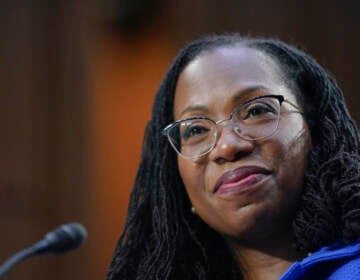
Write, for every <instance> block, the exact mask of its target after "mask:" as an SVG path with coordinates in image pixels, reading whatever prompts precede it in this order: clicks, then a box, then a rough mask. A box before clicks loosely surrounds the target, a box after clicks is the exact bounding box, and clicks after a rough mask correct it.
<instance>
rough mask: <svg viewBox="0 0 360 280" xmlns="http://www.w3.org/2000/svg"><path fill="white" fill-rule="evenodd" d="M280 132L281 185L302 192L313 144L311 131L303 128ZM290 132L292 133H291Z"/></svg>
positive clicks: (278, 158)
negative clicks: (284, 132)
mask: <svg viewBox="0 0 360 280" xmlns="http://www.w3.org/2000/svg"><path fill="white" fill-rule="evenodd" d="M287 132H288V133H286V134H284V135H282V134H281V133H280V134H279V137H280V138H279V143H280V144H279V145H278V151H277V152H276V154H277V157H274V158H276V161H277V163H276V166H277V167H278V170H277V171H278V179H279V183H280V185H282V187H284V188H287V189H292V190H293V191H295V192H301V190H302V184H303V180H304V175H305V170H306V167H307V161H308V153H309V150H310V146H311V144H310V143H311V141H310V136H309V131H308V129H307V127H306V126H305V125H304V127H303V129H300V130H297V131H289V130H288V131H287ZM289 132H290V133H289Z"/></svg>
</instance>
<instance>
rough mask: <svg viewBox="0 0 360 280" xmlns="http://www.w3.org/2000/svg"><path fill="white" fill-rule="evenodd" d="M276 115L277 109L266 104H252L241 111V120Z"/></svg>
mask: <svg viewBox="0 0 360 280" xmlns="http://www.w3.org/2000/svg"><path fill="white" fill-rule="evenodd" d="M274 114H275V115H277V109H276V108H275V107H274V106H272V104H268V103H253V104H249V105H248V106H246V107H245V108H243V109H242V110H241V118H242V119H243V120H246V119H253V118H262V117H266V116H268V115H274Z"/></svg>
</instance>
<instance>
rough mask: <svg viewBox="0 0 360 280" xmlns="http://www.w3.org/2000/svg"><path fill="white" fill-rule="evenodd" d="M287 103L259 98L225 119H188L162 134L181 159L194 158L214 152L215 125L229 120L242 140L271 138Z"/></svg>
mask: <svg viewBox="0 0 360 280" xmlns="http://www.w3.org/2000/svg"><path fill="white" fill-rule="evenodd" d="M283 102H287V103H289V104H290V105H292V106H293V107H295V108H296V109H297V110H298V111H297V112H298V113H302V112H301V109H300V108H299V107H298V106H297V105H295V104H294V103H292V102H290V101H288V100H286V99H285V98H284V96H282V95H262V96H258V97H255V98H252V99H250V100H248V101H246V102H245V103H242V104H240V105H239V106H237V107H236V108H235V109H234V110H233V111H232V113H231V114H230V117H229V118H228V119H224V120H219V121H217V122H215V121H214V120H212V119H210V118H207V117H190V118H186V119H183V120H178V121H176V122H174V123H172V124H169V125H168V126H166V127H165V128H164V129H163V131H162V133H163V135H164V136H167V138H168V140H169V142H170V144H171V146H172V147H173V148H174V150H175V151H176V152H177V153H178V154H179V155H180V156H182V157H184V158H188V159H195V158H199V157H201V156H204V155H206V154H207V153H209V152H210V151H211V150H212V149H214V147H215V145H216V142H217V138H218V135H219V132H220V130H219V128H218V125H219V124H221V123H223V122H225V121H230V122H231V126H232V128H233V130H234V132H235V133H236V134H237V135H238V136H239V137H240V138H242V139H245V140H258V139H264V138H267V137H270V136H271V135H273V134H274V133H275V132H276V130H277V128H278V125H279V120H280V107H281V104H282V103H283Z"/></svg>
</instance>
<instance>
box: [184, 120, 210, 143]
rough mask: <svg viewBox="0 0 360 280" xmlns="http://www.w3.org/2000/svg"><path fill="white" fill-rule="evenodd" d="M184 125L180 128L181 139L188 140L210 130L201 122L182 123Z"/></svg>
mask: <svg viewBox="0 0 360 280" xmlns="http://www.w3.org/2000/svg"><path fill="white" fill-rule="evenodd" d="M184 125H185V127H182V129H181V131H182V132H181V138H182V139H183V140H189V139H190V138H194V137H197V136H200V135H204V134H206V133H207V132H209V131H210V128H209V127H207V126H204V125H201V124H189V123H186V124H184Z"/></svg>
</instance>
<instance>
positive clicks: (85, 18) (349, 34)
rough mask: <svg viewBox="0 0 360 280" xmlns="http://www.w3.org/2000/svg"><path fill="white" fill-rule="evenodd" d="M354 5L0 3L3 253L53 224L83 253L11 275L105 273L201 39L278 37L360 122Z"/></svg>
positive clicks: (326, 1) (134, 0) (40, 261)
mask: <svg viewBox="0 0 360 280" xmlns="http://www.w3.org/2000/svg"><path fill="white" fill-rule="evenodd" d="M359 8H360V2H359V1H346V0H344V1H337V0H316V1H313V0H297V1H295V0H272V1H266V0H252V1H241V0H223V1H216V0H197V1H196V0H192V1H190V0H182V1H177V0H112V1H110V0H102V1H100V0H87V1H85V0H71V1H70V0H62V1H60V0H52V1H45V0H33V1H25V0H11V1H10V0H4V1H1V4H0V131H1V132H0V222H1V226H0V228H1V231H0V232H1V233H0V262H3V261H4V260H5V259H6V258H7V257H9V256H10V255H11V254H13V253H14V252H16V251H17V250H19V249H21V248H24V247H26V246H29V245H31V244H32V243H34V242H35V241H37V240H38V239H40V238H42V236H43V235H44V234H45V233H46V232H48V231H49V230H51V229H53V228H55V227H56V226H57V225H59V224H62V223H66V222H71V221H78V222H81V223H83V224H84V225H85V226H86V227H87V228H88V231H89V238H88V240H87V241H86V243H85V244H84V246H83V247H81V248H80V249H79V250H77V251H75V252H71V253H69V254H66V255H62V256H49V257H39V258H33V259H30V260H28V261H26V262H24V263H22V264H20V265H19V266H17V267H16V268H15V269H14V270H13V271H12V272H11V273H10V274H9V276H8V277H7V278H6V279H39V280H40V279H53V280H57V279H89V280H92V279H94V280H95V279H104V278H105V275H106V271H107V267H108V265H109V262H110V260H111V256H112V252H113V249H114V247H115V244H116V241H117V238H118V236H119V234H120V232H121V229H122V225H123V223H124V219H125V215H126V208H127V201H128V197H129V193H130V189H131V185H132V182H133V180H134V177H135V174H136V169H137V164H138V162H139V159H140V149H141V143H142V139H143V131H144V128H145V124H146V121H147V119H148V118H149V116H150V109H151V105H152V99H153V97H154V94H155V92H156V90H157V87H158V85H159V83H160V82H161V80H162V78H163V76H164V74H165V71H166V69H167V68H168V66H169V65H170V63H171V61H172V59H173V57H174V56H175V55H176V53H177V51H178V50H179V48H181V47H182V46H183V45H184V44H185V43H186V42H188V41H189V40H192V39H194V38H197V37H198V36H200V35H203V34H208V33H220V32H239V33H241V34H244V35H256V36H259V35H260V36H272V37H278V38H280V39H283V40H285V41H287V42H289V43H293V44H296V45H298V46H300V47H302V48H303V49H305V50H307V51H308V52H310V53H311V54H312V55H313V56H314V57H316V58H317V60H318V61H319V62H320V63H321V64H322V65H324V66H325V68H327V69H328V70H329V71H330V72H331V73H332V74H333V75H334V76H335V77H336V78H337V80H338V82H339V84H340V86H341V87H342V89H343V90H344V92H345V96H346V98H347V102H348V104H349V107H350V110H351V113H352V115H353V116H354V118H355V119H356V120H357V122H358V123H359V121H360V113H359V111H358V110H357V108H358V107H359V105H360V94H359V93H358V91H359V90H358V86H357V81H358V79H359V76H360V70H359V69H360V68H359V64H360V56H359V50H360V17H359V16H358V11H359Z"/></svg>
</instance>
